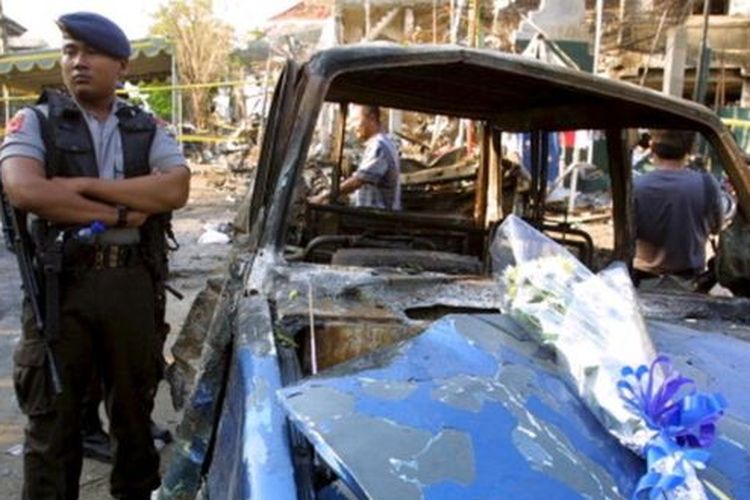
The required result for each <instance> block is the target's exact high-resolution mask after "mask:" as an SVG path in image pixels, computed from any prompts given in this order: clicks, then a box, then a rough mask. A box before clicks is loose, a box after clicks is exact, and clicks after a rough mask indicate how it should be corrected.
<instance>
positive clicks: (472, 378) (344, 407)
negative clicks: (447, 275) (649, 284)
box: [278, 315, 750, 499]
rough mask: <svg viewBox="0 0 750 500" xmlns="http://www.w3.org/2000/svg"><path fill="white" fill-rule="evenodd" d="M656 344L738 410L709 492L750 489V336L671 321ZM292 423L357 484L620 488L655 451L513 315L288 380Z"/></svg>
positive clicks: (477, 490)
mask: <svg viewBox="0 0 750 500" xmlns="http://www.w3.org/2000/svg"><path fill="white" fill-rule="evenodd" d="M649 329H650V331H651V333H652V335H653V336H654V340H655V342H656V344H657V346H658V348H659V350H660V351H662V352H664V353H666V354H670V355H672V356H673V358H674V361H675V365H676V367H677V368H678V369H679V370H681V371H682V372H684V373H685V374H686V375H688V376H692V377H693V378H695V379H696V382H697V383H698V385H699V386H700V387H701V388H702V389H704V390H707V391H721V392H723V393H724V395H725V396H726V397H727V399H728V400H729V404H730V408H729V411H728V413H727V415H726V416H725V417H724V418H723V419H722V420H721V422H720V424H719V432H720V436H719V439H718V441H717V442H716V443H715V444H714V446H713V447H712V448H711V452H712V455H713V458H712V459H711V462H710V464H709V469H707V470H705V471H702V472H701V478H702V479H704V480H705V481H706V483H707V485H708V488H707V491H708V492H709V494H710V495H712V496H713V495H714V494H716V493H717V492H719V493H718V494H719V496H721V495H722V494H723V495H727V496H729V497H736V498H750V467H748V464H749V463H750V460H748V459H749V457H748V447H749V446H750V432H749V431H750V428H749V427H748V422H750V401H749V398H748V396H747V394H746V392H745V391H744V390H742V389H743V388H742V387H741V385H744V383H743V384H740V383H738V381H746V380H747V377H746V376H742V375H743V373H744V374H747V370H746V369H745V368H744V366H745V363H746V362H747V361H746V360H748V359H750V346H749V345H748V344H747V343H745V342H742V341H739V340H736V339H733V338H730V337H725V336H723V335H719V334H706V333H702V332H696V331H694V330H689V329H687V328H681V327H677V326H674V325H671V324H666V323H651V324H650V325H649ZM278 395H279V398H280V400H281V403H282V405H283V406H284V407H285V409H286V410H287V412H288V414H289V416H290V417H291V420H292V422H293V423H294V425H296V426H297V427H298V428H299V429H300V430H301V431H302V432H303V433H304V434H305V436H306V437H307V438H308V439H309V440H310V442H311V443H312V444H313V446H314V447H315V450H316V452H317V453H318V454H319V456H320V457H322V458H323V459H324V460H325V461H326V462H327V463H328V465H329V466H330V467H331V468H332V469H333V470H334V472H336V473H337V474H338V476H339V477H340V478H341V479H342V481H343V482H344V483H345V485H346V486H347V487H348V488H349V489H350V490H351V491H352V492H353V493H354V494H355V495H357V496H359V497H367V498H376V499H377V498H382V499H393V498H398V499H412V498H413V499H421V498H440V499H450V498H456V499H473V498H544V499H553V498H580V497H588V498H621V497H629V496H631V495H632V493H633V491H634V489H635V485H636V484H637V482H638V479H639V478H640V476H641V475H642V474H643V473H644V469H645V462H644V461H643V460H642V459H641V458H639V457H638V456H636V455H635V454H633V453H632V452H630V451H629V450H627V449H625V448H624V447H622V446H621V445H620V444H619V443H618V442H617V441H616V440H615V439H614V438H612V437H611V436H610V435H609V434H608V433H607V432H606V431H605V430H604V429H603V427H602V426H601V425H600V424H599V423H598V422H597V421H596V420H595V419H594V417H593V416H592V415H591V413H590V412H589V411H588V410H587V409H586V407H585V406H584V405H583V404H582V403H581V402H580V401H579V399H578V398H577V397H576V396H575V394H574V393H573V392H572V391H571V390H569V388H568V387H567V385H566V384H565V383H564V382H563V381H562V379H561V378H560V377H559V375H558V372H557V369H556V367H555V365H554V360H553V359H551V356H550V354H549V352H548V351H546V350H544V349H540V348H539V347H538V346H537V344H536V343H534V342H533V341H532V340H531V339H530V338H529V337H528V336H527V335H526V333H525V332H524V331H523V329H522V328H520V327H519V326H518V325H517V324H516V323H514V322H513V321H512V320H511V319H509V318H508V317H505V316H501V315H456V316H448V317H446V318H444V319H442V320H440V321H438V322H436V323H434V324H433V325H432V326H431V327H430V328H429V329H428V330H427V331H425V332H424V333H423V334H421V335H419V336H417V337H415V338H414V339H411V340H409V341H407V342H404V343H402V344H399V345H396V346H393V347H391V348H389V349H386V350H383V351H380V352H378V353H376V354H374V355H370V356H366V357H364V358H360V359H357V360H354V361H352V362H349V363H347V364H344V365H341V366H339V367H336V368H334V369H332V370H329V371H328V372H326V373H325V374H321V375H319V376H316V377H312V378H308V379H305V380H303V381H301V382H300V383H298V384H296V385H293V386H289V387H285V388H283V389H280V390H279V391H278Z"/></svg>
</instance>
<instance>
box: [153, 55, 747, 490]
mask: <svg viewBox="0 0 750 500" xmlns="http://www.w3.org/2000/svg"><path fill="white" fill-rule="evenodd" d="M349 103H359V104H368V105H378V106H381V107H383V108H388V109H393V110H401V111H402V112H404V113H417V114H424V115H429V116H440V117H448V119H463V120H468V121H470V122H472V123H474V124H476V130H477V154H476V156H475V158H476V162H475V164H474V165H473V166H467V165H464V164H456V163H455V162H453V163H451V162H449V164H447V165H442V167H446V168H447V170H445V169H444V170H443V171H441V173H440V174H439V175H437V176H436V175H433V174H431V173H429V172H427V173H425V172H421V171H416V172H415V171H413V170H412V171H409V172H407V173H405V174H404V175H411V176H413V177H412V180H413V179H415V178H416V179H423V180H424V179H427V180H429V179H432V180H433V181H434V180H435V179H438V180H439V179H440V178H442V179H444V180H445V179H446V176H447V178H448V179H447V180H446V181H445V182H450V183H453V184H452V185H453V186H454V187H455V188H456V189H457V190H458V191H460V192H461V193H462V195H461V196H462V197H461V200H463V201H462V203H464V204H463V205H461V207H463V208H461V209H457V208H456V206H453V207H449V208H446V207H445V206H443V205H440V204H439V200H442V198H443V197H444V196H445V195H444V193H443V192H442V191H441V189H442V188H444V184H441V183H440V182H437V181H436V182H433V183H432V184H434V185H431V186H430V187H429V188H424V190H423V191H422V192H421V193H419V194H416V195H414V196H416V197H418V196H422V198H423V199H427V200H429V199H430V197H431V196H432V197H433V198H434V199H435V200H436V201H435V205H434V207H437V208H435V209H434V210H431V208H433V207H431V206H430V205H429V203H428V204H427V206H425V205H424V204H422V205H420V204H419V203H415V204H414V205H413V206H412V208H409V207H407V209H406V210H403V211H398V212H396V211H385V210H378V209H371V208H358V207H352V206H349V205H348V204H346V202H345V201H334V202H332V203H331V204H325V205H315V204H309V203H305V201H304V200H305V197H306V194H307V191H306V189H308V188H309V186H306V185H305V179H306V175H307V174H308V173H309V172H310V171H311V169H313V168H318V167H315V166H311V161H310V160H311V155H312V150H313V147H312V144H313V143H314V142H315V141H316V140H317V139H315V138H316V137H318V136H316V134H318V133H319V130H320V126H319V124H320V122H321V120H322V119H323V118H324V115H330V116H334V115H335V118H334V120H333V123H334V126H332V127H329V128H328V130H333V135H334V136H333V137H329V138H328V139H330V142H331V143H333V144H334V147H333V148H331V149H332V151H333V153H332V158H333V161H331V162H330V163H329V164H328V166H327V167H325V168H324V169H322V170H321V171H322V172H324V173H323V177H325V178H327V179H328V180H327V181H326V182H327V185H328V186H330V189H331V190H332V191H333V193H334V197H333V198H334V200H336V196H335V194H336V193H337V190H338V185H339V182H340V180H341V178H342V176H343V175H345V174H346V162H345V161H343V154H342V152H343V151H344V144H345V136H346V123H347V120H346V117H347V109H348V108H347V105H348V104H349ZM331 108H333V109H334V113H329V111H328V110H330V109H331ZM336 110H338V112H335V111H336ZM640 128H662V129H689V130H694V131H696V132H697V133H699V134H700V136H701V138H702V140H703V144H704V147H705V148H706V150H707V151H710V155H711V158H712V159H713V160H712V161H713V166H714V168H715V170H716V171H717V172H718V171H721V172H722V173H721V175H722V176H724V177H725V179H726V180H727V181H728V183H729V184H731V186H732V190H733V195H734V196H735V197H736V202H737V211H736V213H735V214H734V215H733V219H732V220H731V221H728V225H727V227H726V229H725V230H724V232H723V234H722V235H721V237H720V240H719V243H718V245H717V247H716V261H715V262H716V264H715V266H714V269H715V279H716V280H717V281H718V282H719V283H721V284H723V285H724V287H725V288H727V289H729V290H731V291H733V292H734V295H735V296H734V297H724V298H717V297H713V296H709V295H707V294H700V293H692V292H686V291H664V290H657V291H651V292H648V293H646V292H644V293H642V294H641V296H640V299H641V304H642V307H643V310H644V311H645V314H646V316H647V319H648V320H649V321H648V327H649V330H650V332H651V334H652V336H653V338H654V340H655V342H656V344H657V346H658V348H659V350H660V351H662V352H666V353H669V354H670V355H672V357H673V359H674V360H675V362H676V364H677V365H678V366H679V367H680V368H681V369H682V370H684V371H686V372H687V373H689V374H691V375H692V376H693V378H695V379H697V380H699V381H700V382H701V384H703V385H704V386H706V387H707V388H710V389H714V390H722V391H723V392H724V393H725V396H726V398H727V399H728V400H729V401H730V406H729V408H728V410H727V413H726V416H725V424H723V426H722V427H721V428H720V431H721V432H720V437H719V440H718V443H717V445H716V446H715V450H714V458H713V460H712V461H711V463H710V466H709V468H708V469H707V470H706V471H703V473H702V478H703V479H704V480H705V481H706V483H707V484H709V485H710V486H709V487H708V488H707V490H708V491H709V494H710V495H716V496H717V497H721V496H722V495H725V496H729V497H738V498H739V497H744V496H748V495H750V475H749V474H748V467H747V463H748V447H749V446H750V428H748V425H747V422H750V401H748V398H747V395H746V394H745V392H744V391H743V390H742V387H741V385H742V384H738V383H736V381H739V380H744V377H745V375H743V374H746V371H743V365H744V364H745V363H746V361H744V360H746V359H748V358H747V356H748V354H750V349H748V345H747V343H746V342H745V340H744V339H746V338H748V337H747V332H748V330H747V327H746V321H747V318H746V317H747V311H748V310H749V309H748V302H747V300H746V299H744V298H742V295H745V294H747V293H748V292H750V288H748V283H749V282H748V279H750V272H748V266H749V265H750V252H748V248H749V247H748V246H747V245H746V244H745V242H748V241H750V240H748V222H747V219H746V214H750V170H748V167H747V165H746V163H745V159H744V155H743V152H742V151H741V150H740V149H739V148H738V146H737V145H736V143H735V142H734V140H733V138H732V136H731V134H730V132H729V131H728V130H727V129H726V128H725V127H724V126H723V124H722V123H721V121H720V120H719V119H718V118H717V117H716V115H715V114H713V113H712V112H711V111H709V110H708V109H706V108H704V107H702V106H699V105H696V104H693V103H690V102H687V101H684V100H678V99H674V98H670V97H666V96H664V95H661V94H658V93H656V92H652V91H649V90H646V89H642V88H638V87H635V86H632V85H629V84H623V83H620V82H616V81H612V80H608V79H603V78H599V77H595V76H592V75H588V74H584V73H582V72H577V71H571V70H567V69H563V68H558V67H551V66H548V65H545V64H542V63H539V62H536V61H533V60H528V59H524V58H520V57H517V56H513V55H508V54H502V53H498V52H490V51H483V50H470V49H464V48H458V47H432V46H421V47H400V46H392V45H365V46H350V47H341V48H334V49H330V50H326V51H323V52H320V53H318V54H316V55H315V56H313V57H312V58H311V59H310V60H309V61H308V62H306V63H304V64H302V65H298V64H297V63H295V62H292V61H289V62H287V63H286V67H285V69H284V71H283V73H282V74H281V77H280V79H279V81H278V84H277V87H276V90H275V94H274V98H273V103H272V106H271V109H270V113H269V116H268V121H267V126H266V131H265V134H264V139H263V147H262V153H261V157H260V160H259V164H258V166H257V172H256V175H255V179H254V182H253V185H252V187H251V189H250V194H249V196H248V203H247V205H246V209H245V210H246V211H245V212H244V213H243V214H241V215H242V220H244V221H245V222H244V224H245V225H246V227H245V229H246V231H247V235H246V237H245V238H243V239H241V241H240V242H239V243H238V244H237V246H236V249H235V257H234V259H233V262H232V264H231V266H230V269H229V273H228V275H227V278H226V280H225V282H224V284H223V286H222V289H221V292H220V293H219V294H218V298H217V299H216V305H215V308H214V312H213V315H212V319H211V321H210V327H209V329H208V335H207V338H206V342H205V344H204V345H203V352H202V358H201V362H200V370H199V372H198V374H197V377H196V380H195V386H194V389H193V391H192V395H191V396H190V400H189V403H188V406H187V408H186V409H185V414H184V419H183V421H182V424H181V425H180V428H179V430H178V436H179V439H178V444H177V446H176V447H175V452H174V456H173V457H172V461H171V463H170V465H169V468H168V472H167V475H166V477H165V479H164V485H163V487H162V490H161V493H160V494H161V496H162V497H163V498H188V497H193V496H194V495H195V494H196V492H198V491H199V490H200V491H201V492H202V494H203V495H205V497H207V498H217V499H218V498H231V499H236V498H263V499H266V498H274V499H279V498H508V497H522V498H542V497H544V498H575V497H589V498H620V497H627V496H630V495H632V494H633V492H634V491H635V487H636V483H637V482H638V478H639V477H640V475H641V474H642V473H643V461H642V460H641V459H640V458H639V457H637V456H636V455H635V454H633V453H632V452H630V451H628V450H626V449H625V448H623V447H621V446H620V445H619V444H618V443H617V441H616V440H614V439H613V438H612V437H611V436H609V435H608V434H607V433H606V432H605V431H604V430H603V429H602V428H601V427H600V426H599V425H598V424H597V422H596V421H595V420H594V418H593V416H592V415H590V414H589V412H588V410H587V409H586V408H585V407H584V406H583V405H582V404H581V402H580V401H578V400H577V398H576V396H575V395H574V394H573V393H572V392H571V391H570V390H569V388H568V387H567V386H566V384H565V383H563V382H562V381H561V380H560V378H559V376H558V375H557V373H556V371H555V368H554V359H552V358H551V357H550V355H549V353H546V352H545V351H544V349H540V348H539V346H538V345H537V344H535V343H534V342H532V341H530V339H529V337H528V335H526V334H525V333H524V331H523V328H521V327H520V326H519V325H518V324H516V323H515V322H514V321H512V320H511V319H510V318H508V317H507V316H506V315H503V314H502V312H501V310H500V308H501V307H500V304H501V302H502V301H501V297H500V290H499V288H498V286H497V283H496V279H495V277H494V276H493V270H492V264H491V259H490V258H489V255H488V252H489V248H490V245H491V242H492V239H493V234H494V231H495V228H496V227H497V225H498V223H500V222H501V221H502V220H503V219H504V218H505V217H507V216H508V215H509V214H511V213H516V214H518V215H521V216H523V217H524V218H525V219H527V220H529V221H531V222H533V223H534V224H535V226H536V227H537V228H539V229H541V230H543V231H544V232H545V233H547V234H549V235H550V236H552V237H554V238H555V239H556V240H557V241H560V242H562V243H563V244H564V245H566V246H567V247H569V248H571V250H572V251H574V252H575V253H576V254H577V255H578V257H579V258H580V259H581V260H582V261H584V262H585V263H586V264H587V265H590V266H592V267H601V266H603V265H605V264H606V263H608V262H610V261H613V260H618V261H622V262H625V263H626V264H630V263H632V260H633V255H634V247H635V239H634V224H633V199H632V175H633V173H632V167H631V163H630V157H629V155H630V152H629V148H630V146H631V145H632V144H631V143H630V142H629V137H632V136H633V134H632V133H630V134H629V131H633V130H637V129H640ZM324 130H325V129H324ZM566 130H596V131H600V135H601V137H602V138H603V141H602V143H603V144H605V146H604V148H605V153H606V154H605V156H606V162H605V163H606V174H607V177H608V179H609V185H610V196H611V220H612V224H611V239H612V241H611V244H609V245H608V246H607V245H605V247H606V248H603V249H601V248H597V241H596V239H595V238H593V237H592V236H591V234H589V233H588V232H587V231H586V230H585V229H582V228H581V227H576V226H574V225H573V224H571V223H570V222H568V221H566V220H564V219H563V220H560V218H551V217H550V216H549V211H548V210H547V206H546V205H547V193H548V192H549V189H548V187H547V182H548V180H547V179H548V176H547V175H546V172H547V170H548V169H549V167H550V164H549V160H548V158H549V155H548V148H549V143H548V137H549V133H550V132H555V131H566ZM508 133H524V134H527V135H528V137H529V139H530V143H531V168H530V169H529V179H528V189H527V190H526V191H525V192H524V193H522V194H519V193H520V190H519V189H517V186H516V183H512V182H509V178H508V175H506V172H505V171H504V170H505V169H506V168H510V167H509V165H510V163H508V162H507V161H505V157H506V156H507V155H505V154H504V151H503V137H505V136H504V135H503V134H508ZM459 163H460V162H459ZM437 167H441V165H438V166H437ZM437 167H434V166H433V168H437ZM420 174H421V175H422V177H419V176H420ZM402 179H403V177H402ZM407 180H408V179H407ZM413 184H414V185H415V186H424V185H426V184H428V182H426V181H425V182H422V181H419V180H417V181H414V183H413ZM463 188H467V190H465V191H461V189H463ZM415 189H416V190H417V191H418V189H417V188H416V187H415ZM433 189H434V191H431V190H433ZM452 192H453V193H455V192H456V190H453V191H452ZM441 193H443V194H441ZM467 193H468V195H467ZM467 200H468V205H467V204H466V203H465V202H466V201H467ZM415 207H421V208H419V209H417V208H415ZM441 207H442V209H441ZM420 332H423V333H420Z"/></svg>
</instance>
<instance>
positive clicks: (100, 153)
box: [0, 99, 187, 179]
mask: <svg viewBox="0 0 750 500" xmlns="http://www.w3.org/2000/svg"><path fill="white" fill-rule="evenodd" d="M125 105H127V103H126V102H125V101H123V100H121V99H117V100H116V101H115V103H114V106H115V107H116V109H120V108H121V107H122V106H125ZM38 109H39V110H40V111H41V112H42V113H44V114H45V115H47V113H48V112H49V109H48V107H47V105H45V104H42V105H39V106H38ZM81 111H83V116H84V119H85V120H86V124H87V125H88V128H89V131H90V132H91V137H92V139H93V143H94V151H95V153H96V164H97V166H98V168H99V177H100V178H102V179H122V178H123V177H124V166H123V155H122V137H121V136H120V133H119V130H118V123H119V120H118V118H117V115H116V114H115V113H110V114H109V116H108V117H107V119H106V120H105V121H103V122H101V121H99V120H97V119H96V118H95V117H94V116H93V115H92V114H91V113H89V112H87V111H85V110H83V109H81ZM45 153H46V150H45V147H44V142H43V140H42V134H41V131H40V129H39V120H38V119H37V116H36V114H35V113H34V112H33V111H32V110H30V109H23V110H21V111H19V112H18V113H17V114H16V115H15V116H14V117H13V119H12V120H11V121H10V122H8V125H7V127H6V135H5V140H4V141H3V144H2V146H0V164H2V162H3V161H4V160H5V159H6V158H10V157H13V156H25V157H28V158H34V159H36V160H39V161H40V162H42V163H44V158H45ZM149 165H150V166H151V171H152V172H154V171H160V170H161V171H164V170H167V169H169V168H172V167H177V166H186V165H187V162H186V161H185V157H184V156H183V154H182V150H181V148H180V144H179V143H178V142H177V140H176V139H175V138H174V137H173V136H172V135H171V134H169V133H168V132H167V130H166V129H165V128H164V127H163V126H158V127H157V129H156V133H155V135H154V140H153V143H152V145H151V150H150V151H149Z"/></svg>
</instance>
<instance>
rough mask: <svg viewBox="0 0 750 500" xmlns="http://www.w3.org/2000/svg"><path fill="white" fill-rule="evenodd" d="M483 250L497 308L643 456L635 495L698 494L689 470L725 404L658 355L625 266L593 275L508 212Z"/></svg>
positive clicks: (700, 457) (699, 464)
mask: <svg viewBox="0 0 750 500" xmlns="http://www.w3.org/2000/svg"><path fill="white" fill-rule="evenodd" d="M491 254H492V259H493V268H494V270H495V274H496V276H497V278H498V281H499V285H500V287H501V289H502V291H503V309H504V311H503V312H505V313H506V314H510V315H511V316H512V317H514V318H515V319H516V320H517V321H518V322H519V323H521V324H522V325H523V326H524V327H525V328H526V329H527V330H528V331H529V332H530V333H531V334H532V335H533V337H534V338H535V339H536V340H537V341H538V342H539V343H540V344H542V345H545V346H548V347H549V348H551V349H553V350H554V352H555V354H556V358H557V364H558V366H559V368H560V370H561V373H562V375H563V377H564V378H565V379H566V381H567V382H568V383H569V384H570V385H571V386H572V387H573V389H574V390H575V391H576V393H577V394H578V395H579V397H580V398H581V399H582V401H583V402H584V404H586V406H587V407H588V408H589V409H590V410H591V411H592V413H593V414H594V415H595V416H596V418H597V419H598V420H599V422H601V424H602V425H604V427H605V428H606V429H607V430H608V431H609V432H610V433H611V434H612V435H614V436H615V437H616V438H617V439H618V440H619V441H620V442H621V443H622V444H623V445H624V446H627V447H628V448H630V449H632V450H633V451H635V452H636V453H638V454H640V455H641V456H644V457H645V458H646V459H647V473H646V474H645V475H644V476H643V478H642V479H641V481H640V482H639V484H638V485H637V487H636V490H635V494H634V496H635V497H637V498H641V497H643V496H649V497H651V498H657V497H662V496H666V497H668V498H691V499H695V498H703V497H705V492H704V490H703V486H702V483H701V482H700V481H699V479H698V478H697V475H696V472H695V471H696V469H701V468H704V467H705V464H706V461H707V460H708V457H709V455H708V452H707V451H706V448H707V447H708V446H709V445H710V444H711V442H712V441H713V438H714V436H715V433H716V425H715V424H716V420H717V419H718V418H719V417H720V416H721V414H722V412H723V410H724V408H725V406H726V403H725V402H724V400H723V398H722V397H721V396H720V395H718V394H704V393H700V392H698V391H697V390H696V389H695V385H694V384H693V381H692V380H690V379H687V378H685V377H682V376H681V375H680V374H679V373H677V372H675V371H674V370H673V369H672V367H671V363H670V362H669V359H668V358H667V357H666V356H657V355H656V351H655V349H654V346H653V342H652V341H651V338H650V336H649V334H648V331H647V329H646V326H645V323H644V321H643V317H642V316H641V314H640V310H639V307H638V301H637V298H636V294H635V290H634V288H633V286H632V284H631V281H630V277H629V275H628V272H627V269H626V268H625V266H623V265H622V264H616V265H613V266H610V267H609V268H607V269H606V270H604V271H602V272H600V273H599V274H594V273H592V272H591V271H590V270H589V269H587V268H586V267H585V266H584V265H583V264H581V263H580V262H579V261H578V260H577V259H576V258H575V257H574V256H573V255H572V254H571V253H570V252H568V251H567V250H566V249H565V248H564V247H562V246H561V245H559V244H558V243H556V242H555V241H553V240H551V239H550V238H548V237H546V236H544V235H543V234H541V233H540V232H538V231H537V230H535V229H534V228H533V227H531V226H530V225H528V224H527V223H525V222H524V221H522V220H521V219H519V218H517V217H515V216H510V217H508V218H507V219H506V220H505V221H504V222H503V224H502V225H501V226H500V227H499V228H498V232H497V235H496V237H495V240H494V241H493V244H492V248H491Z"/></svg>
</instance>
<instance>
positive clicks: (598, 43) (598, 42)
mask: <svg viewBox="0 0 750 500" xmlns="http://www.w3.org/2000/svg"><path fill="white" fill-rule="evenodd" d="M603 17H604V0H596V33H595V34H594V68H593V70H592V73H594V74H595V75H596V74H597V73H599V52H601V50H602V18H603Z"/></svg>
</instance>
